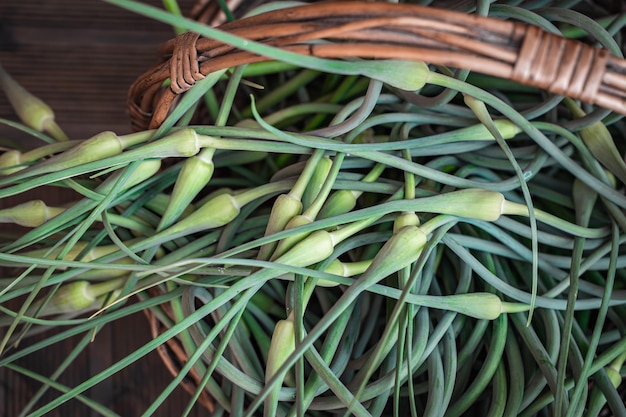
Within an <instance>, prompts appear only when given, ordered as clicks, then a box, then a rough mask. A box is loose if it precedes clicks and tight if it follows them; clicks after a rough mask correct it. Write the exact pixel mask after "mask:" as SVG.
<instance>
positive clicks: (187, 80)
mask: <svg viewBox="0 0 626 417" xmlns="http://www.w3.org/2000/svg"><path fill="white" fill-rule="evenodd" d="M199 37H200V35H199V34H197V33H193V32H185V33H183V34H182V35H180V36H178V37H177V38H176V40H175V42H174V49H173V51H172V58H171V59H170V80H171V84H170V88H171V89H172V91H173V92H174V93H176V94H180V93H184V92H185V91H187V90H189V89H190V88H191V87H193V86H194V85H195V84H196V82H197V81H200V80H201V79H203V78H204V75H202V73H201V72H200V65H199V64H198V49H197V48H196V42H198V38H199Z"/></svg>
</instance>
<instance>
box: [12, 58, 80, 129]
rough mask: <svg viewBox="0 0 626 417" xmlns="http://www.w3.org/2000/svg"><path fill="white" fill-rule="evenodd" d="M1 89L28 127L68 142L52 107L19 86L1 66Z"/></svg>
mask: <svg viewBox="0 0 626 417" xmlns="http://www.w3.org/2000/svg"><path fill="white" fill-rule="evenodd" d="M0 87H1V88H2V89H3V90H4V92H5V94H6V95H7V98H8V99H9V102H10V103H11V105H12V106H13V109H14V110H15V113H17V115H18V117H19V118H20V119H21V120H22V122H23V123H24V124H25V125H26V126H28V127H30V128H32V129H35V130H37V131H39V132H43V131H47V132H49V133H50V134H51V135H52V136H53V137H54V138H55V139H56V140H58V141H66V140H68V139H67V136H66V135H65V133H63V131H62V130H61V129H60V128H59V127H58V126H57V124H56V122H55V121H54V112H53V111H52V109H51V108H50V106H48V105H47V104H46V103H44V102H43V101H42V100H41V99H39V98H37V97H35V96H34V95H32V94H31V93H29V92H28V91H27V90H26V89H25V88H24V87H22V86H21V85H20V84H18V83H17V81H15V80H14V79H13V78H11V76H10V75H9V74H8V73H7V72H6V71H5V70H4V69H3V68H2V66H0Z"/></svg>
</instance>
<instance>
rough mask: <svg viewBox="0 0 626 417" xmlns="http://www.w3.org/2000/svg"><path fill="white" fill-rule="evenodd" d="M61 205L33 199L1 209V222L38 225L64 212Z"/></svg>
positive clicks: (29, 225)
mask: <svg viewBox="0 0 626 417" xmlns="http://www.w3.org/2000/svg"><path fill="white" fill-rule="evenodd" d="M64 210H65V209H64V208H61V207H50V206H47V205H46V203H44V202H43V201H42V200H32V201H28V202H26V203H22V204H18V205H17V206H13V207H9V208H5V209H2V210H0V223H13V224H17V225H20V226H25V227H37V226H41V225H42V224H44V223H45V222H46V221H48V220H49V219H51V218H53V217H54V216H57V215H58V214H60V213H62V212H63V211H64Z"/></svg>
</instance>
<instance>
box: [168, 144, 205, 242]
mask: <svg viewBox="0 0 626 417" xmlns="http://www.w3.org/2000/svg"><path fill="white" fill-rule="evenodd" d="M206 150H207V149H205V150H203V151H202V152H201V153H200V154H198V155H196V156H192V157H191V158H189V159H187V160H186V161H185V163H184V164H183V167H182V169H181V170H180V173H179V174H178V179H177V180H176V184H175V185H174V190H173V191H172V197H171V198H170V201H169V203H168V205H167V209H166V210H165V213H164V214H163V217H162V218H161V222H160V224H159V227H158V230H162V229H164V228H166V227H168V226H170V225H171V224H172V223H174V222H175V221H176V220H177V219H178V218H179V217H180V215H181V214H182V213H183V211H185V209H186V208H187V207H188V206H189V204H190V203H191V202H192V200H193V199H194V198H195V197H196V196H197V195H198V193H199V192H200V191H201V190H202V189H203V188H204V187H205V186H206V185H207V184H208V183H209V181H210V179H211V177H212V176H213V170H214V168H215V166H214V164H213V160H212V156H213V150H212V149H211V150H210V152H205V151H206Z"/></svg>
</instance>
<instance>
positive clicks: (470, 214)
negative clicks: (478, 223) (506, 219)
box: [414, 188, 507, 221]
mask: <svg viewBox="0 0 626 417" xmlns="http://www.w3.org/2000/svg"><path fill="white" fill-rule="evenodd" d="M506 202H507V201H506V200H505V199H504V195H502V193H499V192H497V191H490V190H483V189H480V188H468V189H465V190H460V191H453V192H450V193H445V194H440V195H437V196H435V197H428V198H423V199H417V200H415V206H414V207H415V210H416V211H420V210H421V211H427V212H430V213H441V214H451V215H454V216H459V217H467V218H470V219H477V220H485V221H495V220H498V218H500V215H501V214H502V213H503V212H504V209H505V203H506Z"/></svg>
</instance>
